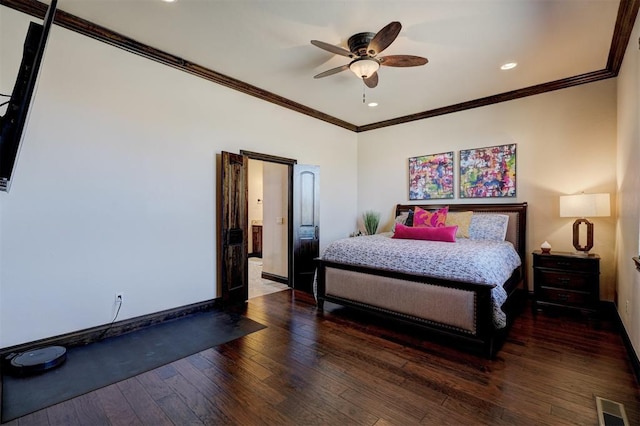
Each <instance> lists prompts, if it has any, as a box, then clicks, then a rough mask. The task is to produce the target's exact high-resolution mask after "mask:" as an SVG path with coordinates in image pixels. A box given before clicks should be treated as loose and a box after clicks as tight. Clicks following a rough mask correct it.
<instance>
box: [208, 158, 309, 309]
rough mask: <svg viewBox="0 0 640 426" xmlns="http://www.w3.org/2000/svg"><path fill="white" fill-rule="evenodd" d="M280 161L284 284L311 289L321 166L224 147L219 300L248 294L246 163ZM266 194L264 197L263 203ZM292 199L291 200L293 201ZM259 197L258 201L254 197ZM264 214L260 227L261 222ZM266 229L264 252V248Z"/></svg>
mask: <svg viewBox="0 0 640 426" xmlns="http://www.w3.org/2000/svg"><path fill="white" fill-rule="evenodd" d="M250 159H253V160H262V161H264V162H265V163H267V162H268V163H277V164H284V165H285V166H286V168H287V191H286V194H287V195H286V199H287V209H286V212H287V214H286V219H285V216H284V215H282V213H279V214H281V215H282V216H276V221H279V220H280V219H279V218H282V220H283V222H285V223H283V224H282V225H283V226H284V228H286V230H287V244H286V247H287V250H286V253H287V275H286V282H287V285H288V287H290V288H294V289H295V290H299V291H302V292H306V293H312V292H313V276H314V271H315V262H314V259H315V258H316V257H318V255H319V241H320V208H319V204H320V198H319V173H320V169H319V166H312V165H299V164H296V160H290V159H286V158H282V157H275V156H270V155H265V154H258V153H254V152H247V151H240V154H234V153H231V152H227V151H222V153H221V156H220V204H219V207H220V209H219V218H220V220H219V222H218V224H219V228H218V235H219V239H218V241H219V251H218V255H219V258H218V259H219V271H220V276H219V282H220V286H221V292H222V293H221V295H222V303H223V304H224V305H225V306H235V305H239V304H242V303H244V302H246V300H247V299H248V295H249V291H248V290H249V285H248V263H249V262H248V258H249V257H248V255H249V244H248V239H249V232H250V231H249V225H250V224H249V214H248V210H249V200H248V196H249V195H248V192H249V191H248V168H249V167H248V162H249V160H250ZM265 200H266V196H265V197H264V198H263V203H264V202H265ZM294 200H295V202H294ZM256 202H257V200H256ZM265 220H266V219H265V218H264V217H263V226H264V222H265ZM265 244H266V243H265V241H264V229H263V242H262V245H263V247H262V255H263V256H264V252H265V247H264V246H265Z"/></svg>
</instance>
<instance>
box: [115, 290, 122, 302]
mask: <svg viewBox="0 0 640 426" xmlns="http://www.w3.org/2000/svg"><path fill="white" fill-rule="evenodd" d="M123 301H124V295H123V294H122V292H121V291H119V292H117V293H116V303H122V302H123Z"/></svg>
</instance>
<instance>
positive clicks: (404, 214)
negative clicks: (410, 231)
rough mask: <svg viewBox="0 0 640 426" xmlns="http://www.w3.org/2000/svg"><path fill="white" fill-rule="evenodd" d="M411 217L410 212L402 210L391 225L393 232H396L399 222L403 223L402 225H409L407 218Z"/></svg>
mask: <svg viewBox="0 0 640 426" xmlns="http://www.w3.org/2000/svg"><path fill="white" fill-rule="evenodd" d="M408 218H409V212H408V211H407V212H402V213H400V214H399V215H398V216H396V218H395V220H394V221H393V225H392V227H391V232H396V225H397V224H399V223H400V224H402V225H407V219H408ZM407 226H408V225H407Z"/></svg>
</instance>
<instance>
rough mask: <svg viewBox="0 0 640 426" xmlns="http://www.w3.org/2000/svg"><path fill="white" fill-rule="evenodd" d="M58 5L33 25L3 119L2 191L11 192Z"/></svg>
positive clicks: (0, 132)
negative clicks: (23, 136)
mask: <svg viewBox="0 0 640 426" xmlns="http://www.w3.org/2000/svg"><path fill="white" fill-rule="evenodd" d="M56 4H57V0H51V4H50V5H49V7H48V9H47V12H46V14H45V16H44V21H43V23H42V25H40V24H37V23H35V22H31V23H30V25H29V30H28V31H27V36H26V38H25V41H24V50H23V53H22V61H21V62H20V68H19V69H18V76H17V78H16V82H15V85H14V86H13V91H12V92H11V97H10V98H9V101H8V102H6V104H7V110H6V112H5V114H4V115H3V116H1V117H0V190H2V191H8V190H9V187H10V185H11V175H12V173H13V168H14V166H15V162H16V159H17V157H18V152H19V151H20V144H21V140H22V135H23V133H24V128H25V125H26V122H27V117H28V113H29V107H30V106H31V99H32V98H33V92H34V91H35V88H36V83H37V80H38V71H39V70H40V63H41V62H42V57H43V56H44V51H45V47H46V44H47V38H48V36H49V30H50V28H51V24H52V23H53V17H54V15H55V11H56Z"/></svg>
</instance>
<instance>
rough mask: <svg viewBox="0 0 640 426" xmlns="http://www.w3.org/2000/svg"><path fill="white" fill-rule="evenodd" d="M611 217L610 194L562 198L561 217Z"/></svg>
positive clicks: (564, 196) (566, 196) (563, 196)
mask: <svg viewBox="0 0 640 426" xmlns="http://www.w3.org/2000/svg"><path fill="white" fill-rule="evenodd" d="M610 215H611V205H610V201H609V194H578V195H562V196H560V217H601V216H610Z"/></svg>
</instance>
